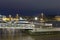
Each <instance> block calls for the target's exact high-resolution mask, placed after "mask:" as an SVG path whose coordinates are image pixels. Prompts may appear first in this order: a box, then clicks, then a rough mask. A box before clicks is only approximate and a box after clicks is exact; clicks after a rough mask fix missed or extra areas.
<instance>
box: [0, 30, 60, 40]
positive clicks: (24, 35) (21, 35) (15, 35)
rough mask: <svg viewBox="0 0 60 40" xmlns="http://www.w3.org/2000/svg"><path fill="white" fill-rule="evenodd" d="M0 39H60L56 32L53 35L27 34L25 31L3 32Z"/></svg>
mask: <svg viewBox="0 0 60 40" xmlns="http://www.w3.org/2000/svg"><path fill="white" fill-rule="evenodd" d="M0 40H60V34H58V33H56V34H54V35H52V34H51V35H45V34H44V35H41V34H40V33H39V35H37V34H35V35H29V34H27V33H22V32H19V31H18V32H15V33H13V32H12V33H4V34H3V35H2V36H1V35H0Z"/></svg>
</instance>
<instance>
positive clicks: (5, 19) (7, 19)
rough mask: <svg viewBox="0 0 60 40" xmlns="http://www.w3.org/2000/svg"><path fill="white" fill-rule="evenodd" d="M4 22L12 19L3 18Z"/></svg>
mask: <svg viewBox="0 0 60 40" xmlns="http://www.w3.org/2000/svg"><path fill="white" fill-rule="evenodd" d="M2 20H3V21H9V20H10V19H9V18H3V19H2Z"/></svg>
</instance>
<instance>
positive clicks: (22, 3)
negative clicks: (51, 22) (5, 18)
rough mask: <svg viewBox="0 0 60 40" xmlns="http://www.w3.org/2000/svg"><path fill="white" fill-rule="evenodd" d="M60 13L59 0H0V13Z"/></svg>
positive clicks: (31, 14) (34, 14)
mask: <svg viewBox="0 0 60 40" xmlns="http://www.w3.org/2000/svg"><path fill="white" fill-rule="evenodd" d="M42 12H43V13H44V14H45V15H52V16H53V15H60V0H0V14H2V15H9V14H11V15H12V16H14V15H16V14H17V13H18V14H19V15H21V16H38V15H39V14H40V13H42Z"/></svg>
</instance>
